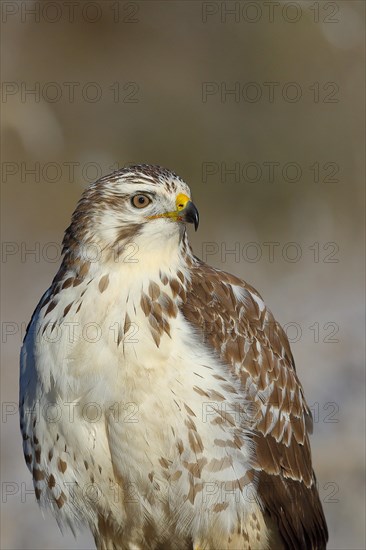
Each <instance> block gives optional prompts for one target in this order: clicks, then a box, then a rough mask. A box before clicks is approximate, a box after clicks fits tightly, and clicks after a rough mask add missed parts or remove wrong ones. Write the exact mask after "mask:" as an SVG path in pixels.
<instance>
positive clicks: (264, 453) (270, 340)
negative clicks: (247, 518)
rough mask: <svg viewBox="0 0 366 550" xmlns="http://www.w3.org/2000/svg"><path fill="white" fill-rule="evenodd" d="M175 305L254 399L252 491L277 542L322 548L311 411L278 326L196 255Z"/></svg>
mask: <svg viewBox="0 0 366 550" xmlns="http://www.w3.org/2000/svg"><path fill="white" fill-rule="evenodd" d="M182 311H183V314H184V315H185V317H186V319H187V320H188V321H190V323H191V324H192V325H193V326H194V327H195V329H196V331H197V332H198V334H200V336H201V338H202V340H203V341H204V342H205V343H206V344H208V345H209V346H212V347H213V348H214V349H215V350H216V352H217V353H218V355H219V357H220V359H222V360H224V361H225V362H226V363H227V364H228V365H229V366H230V367H231V369H232V370H233V372H234V373H235V374H236V375H237V376H238V377H240V379H241V381H242V383H243V386H244V387H245V393H246V395H247V397H248V399H249V401H250V404H251V405H253V408H252V409H251V423H252V428H253V433H254V436H253V439H254V441H255V443H256V457H255V463H254V465H253V466H254V468H255V469H256V470H257V472H258V479H259V482H258V493H259V496H260V498H261V501H262V503H263V505H264V507H265V510H266V512H267V513H268V514H269V515H270V517H271V518H272V520H274V522H275V524H276V525H277V528H278V530H279V533H280V536H281V538H282V540H283V544H284V547H285V548H287V549H296V550H299V549H301V550H308V549H314V550H315V549H323V548H325V547H326V542H327V540H328V532H327V526H326V521H325V518H324V514H323V510H322V506H321V503H320V499H319V495H318V491H317V488H316V478H315V475H314V472H313V469H312V463H311V454H310V445H309V438H308V433H309V432H311V430H312V418H311V413H310V410H309V408H308V406H307V404H306V401H305V398H304V394H303V389H302V386H301V384H300V382H299V379H298V377H297V374H296V371H295V365H294V361H293V357H292V354H291V350H290V346H289V343H288V340H287V337H286V335H285V333H284V331H283V330H282V328H281V327H280V325H279V324H278V323H277V322H276V321H275V319H274V318H273V316H272V314H271V312H270V311H269V310H268V309H267V308H266V307H265V306H264V303H263V302H262V299H261V297H260V295H259V294H258V293H257V292H256V291H255V290H254V289H253V288H252V287H250V286H249V285H247V284H246V283H245V282H243V281H242V280H240V279H238V278H237V277H234V276H233V275H229V274H228V273H225V272H223V271H219V270H216V269H213V268H212V267H210V266H208V265H206V264H204V263H203V262H201V261H200V260H196V263H195V264H194V265H193V266H192V279H191V283H190V288H189V289H188V292H187V299H186V301H185V303H184V305H183V306H182Z"/></svg>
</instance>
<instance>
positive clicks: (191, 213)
mask: <svg viewBox="0 0 366 550" xmlns="http://www.w3.org/2000/svg"><path fill="white" fill-rule="evenodd" d="M184 220H185V221H186V222H188V223H193V225H194V229H195V231H197V229H198V225H199V223H200V216H199V213H198V210H197V208H196V206H195V205H194V204H193V202H191V201H189V203H188V204H187V206H186V208H185V213H184Z"/></svg>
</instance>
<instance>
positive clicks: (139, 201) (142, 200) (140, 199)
mask: <svg viewBox="0 0 366 550" xmlns="http://www.w3.org/2000/svg"><path fill="white" fill-rule="evenodd" d="M131 203H132V206H134V207H135V208H145V207H146V206H148V205H149V204H150V203H151V199H150V197H148V196H147V195H141V194H140V195H135V196H134V197H132V199H131Z"/></svg>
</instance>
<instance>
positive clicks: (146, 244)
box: [64, 165, 199, 258]
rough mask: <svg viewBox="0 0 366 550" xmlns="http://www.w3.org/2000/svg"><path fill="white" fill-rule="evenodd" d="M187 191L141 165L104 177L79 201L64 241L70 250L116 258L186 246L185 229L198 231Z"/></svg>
mask: <svg viewBox="0 0 366 550" xmlns="http://www.w3.org/2000/svg"><path fill="white" fill-rule="evenodd" d="M190 195H191V193H190V189H189V187H188V185H187V184H186V183H185V182H184V181H183V180H182V179H181V178H179V177H178V176H177V175H176V174H174V173H173V172H170V171H169V170H166V169H164V168H161V167H160V166H149V165H137V166H130V167H127V168H123V169H122V170H118V171H117V172H113V173H112V174H109V175H108V176H104V177H103V178H101V179H99V180H98V181H96V182H95V183H93V184H92V185H90V186H89V187H88V188H87V189H86V190H85V191H84V194H83V196H82V198H81V199H80V201H79V203H78V206H77V208H76V210H75V212H74V214H73V217H72V222H71V225H70V227H69V228H68V229H67V231H66V233H65V238H64V248H65V250H66V249H67V250H70V249H71V250H72V249H73V250H74V253H76V254H80V250H81V249H82V248H83V247H84V249H85V247H89V249H90V247H95V248H96V253H98V252H99V253H100V254H102V253H103V254H104V257H105V258H106V257H107V256H108V254H113V256H114V257H116V255H118V254H119V252H121V251H123V250H124V249H125V247H126V246H127V245H131V244H133V245H134V246H135V247H136V248H138V250H139V252H140V253H143V252H145V253H148V252H150V254H151V253H153V251H154V250H157V249H159V248H160V249H161V248H162V247H165V248H166V249H167V250H168V249H169V248H170V247H172V248H174V247H176V248H177V244H179V243H182V242H184V240H185V239H184V238H185V224H186V223H192V224H194V227H195V229H197V227H198V222H199V216H198V210H197V208H196V206H195V205H194V203H193V202H192V201H191V198H190Z"/></svg>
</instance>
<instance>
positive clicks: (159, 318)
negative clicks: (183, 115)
mask: <svg viewBox="0 0 366 550" xmlns="http://www.w3.org/2000/svg"><path fill="white" fill-rule="evenodd" d="M190 197H191V194H190V189H189V187H188V186H187V184H186V183H185V182H184V181H183V180H182V179H181V178H180V177H178V176H177V175H176V174H174V173H173V172H171V171H169V170H167V169H164V168H161V167H159V166H149V165H137V166H130V167H127V168H123V169H121V170H118V171H116V172H114V173H112V174H110V175H108V176H105V177H102V178H101V179H99V180H98V181H96V182H95V183H93V184H92V185H90V186H89V187H88V188H87V189H86V190H85V191H84V194H83V196H82V198H81V200H80V201H79V203H78V205H77V207H76V210H75V212H74V214H73V216H72V221H71V225H70V226H69V228H68V229H67V230H66V232H65V237H64V240H63V260H62V264H61V267H60V269H59V271H58V272H57V274H56V276H55V278H54V280H53V282H52V284H51V286H50V288H49V289H48V290H47V291H46V293H45V294H44V295H43V297H42V298H41V300H40V302H39V304H38V306H37V308H36V310H35V312H34V314H33V317H32V319H31V322H30V324H29V326H28V330H27V334H26V336H25V340H24V343H23V347H22V351H21V368H20V422H21V431H22V435H23V443H24V455H25V460H26V463H27V465H28V467H29V469H30V471H31V472H32V474H33V482H34V488H35V495H36V499H37V500H38V502H39V504H40V505H41V506H43V507H50V508H51V510H52V511H53V513H54V515H55V516H56V518H57V520H58V522H59V524H60V526H61V527H62V526H65V525H66V526H69V527H71V529H72V530H74V531H75V530H77V528H78V527H79V526H82V525H87V526H88V527H89V529H90V530H91V532H92V534H93V536H94V539H95V543H96V546H97V548H98V549H100V550H127V549H128V550H148V549H153V550H154V549H159V550H163V549H164V550H168V549H172V550H173V549H176V550H181V549H184V550H186V549H193V550H198V549H200V550H203V549H205V550H223V549H246V550H249V549H252V550H254V549H261V550H262V549H263V550H265V549H270V550H272V549H274V550H277V549H293V550H295V549H296V550H308V549H313V550H315V549H324V548H325V547H326V542H327V539H328V533H327V526H326V522H325V518H324V515H323V510H322V505H321V502H320V499H319V495H318V491H317V486H316V478H315V475H314V472H313V467H312V460H311V454H310V445H309V433H310V432H311V429H312V418H311V413H310V410H309V407H308V405H307V404H306V401H305V398H304V393H303V389H302V386H301V384H300V382H299V379H298V376H297V374H296V370H295V365H294V360H293V356H292V354H291V350H290V347H289V343H288V340H287V338H286V335H285V333H284V331H283V330H282V328H281V326H280V325H279V324H278V323H277V322H276V321H275V319H274V317H273V316H272V313H271V312H270V311H269V309H268V308H267V307H266V306H265V304H264V302H263V300H262V298H261V296H260V295H259V294H258V292H257V291H256V290H254V289H253V288H252V287H251V286H250V285H248V284H247V283H245V282H244V281H242V280H241V279H239V278H237V277H235V276H233V275H230V274H228V273H225V272H224V271H220V270H218V269H214V268H213V267H211V266H209V265H207V264H206V263H204V262H203V261H201V260H200V259H198V258H197V257H196V256H194V255H193V252H192V249H191V247H190V245H189V241H188V236H187V233H186V224H187V223H193V224H194V225H195V228H196V229H197V226H198V220H199V218H198V210H197V208H196V206H195V205H194V203H193V202H192V200H191V198H190Z"/></svg>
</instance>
